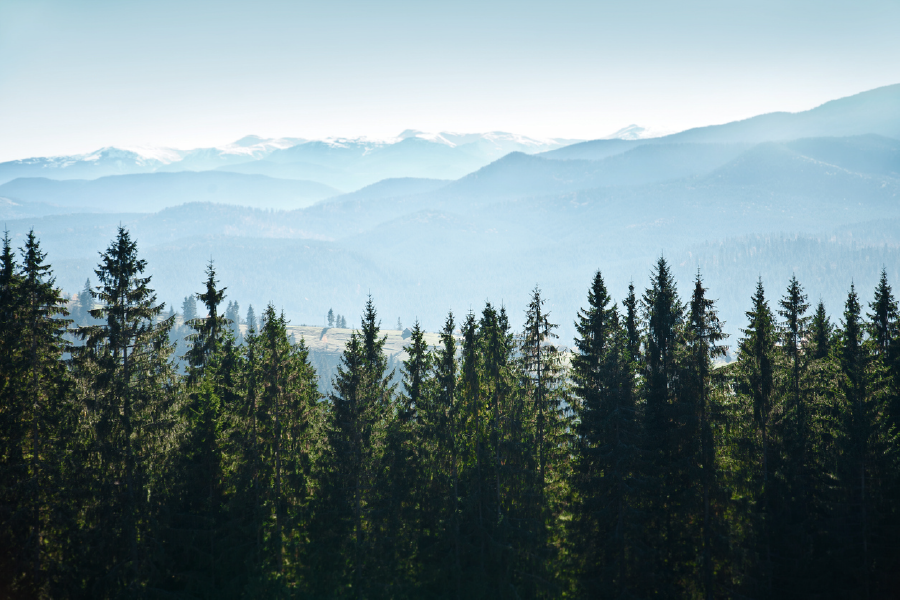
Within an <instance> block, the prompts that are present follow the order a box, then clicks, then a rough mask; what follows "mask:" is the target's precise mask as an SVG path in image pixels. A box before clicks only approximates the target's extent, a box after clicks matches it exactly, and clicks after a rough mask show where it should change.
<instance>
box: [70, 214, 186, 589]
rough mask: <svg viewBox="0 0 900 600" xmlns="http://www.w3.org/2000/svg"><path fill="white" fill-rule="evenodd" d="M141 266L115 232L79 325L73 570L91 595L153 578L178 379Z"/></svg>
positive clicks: (165, 327)
mask: <svg viewBox="0 0 900 600" xmlns="http://www.w3.org/2000/svg"><path fill="white" fill-rule="evenodd" d="M145 268H146V263H145V261H143V260H141V259H139V258H138V256H137V244H136V243H135V242H133V241H132V240H131V237H130V236H129V234H128V232H127V231H126V230H125V229H123V228H120V229H119V232H118V235H117V236H116V239H115V240H113V242H112V243H111V244H110V246H109V248H108V249H107V251H106V252H104V253H102V254H101V261H100V265H99V267H98V268H97V270H96V271H95V273H96V275H97V278H98V281H99V283H100V285H99V286H98V288H97V290H96V292H95V299H96V300H99V302H100V308H96V309H93V310H92V311H91V316H92V317H94V319H96V320H97V321H98V322H99V324H97V325H92V326H87V327H81V328H79V329H78V335H79V337H80V338H81V339H82V340H83V341H84V346H82V347H80V348H77V353H76V354H75V358H76V366H77V368H76V375H77V377H78V378H79V379H80V380H81V381H82V382H83V384H81V385H79V388H80V389H81V397H80V398H79V400H80V401H81V402H82V403H83V406H84V408H83V410H84V414H85V416H84V417H83V425H84V426H85V427H86V428H87V430H86V432H85V433H86V440H85V443H86V448H85V458H84V463H83V465H82V469H83V473H82V476H83V478H84V482H83V484H84V485H85V486H86V487H87V488H88V489H89V490H90V492H89V494H88V497H87V498H86V499H85V502H86V505H87V506H86V508H85V512H84V516H83V519H84V522H85V524H86V525H87V527H86V528H85V529H84V535H83V537H82V539H81V540H80V544H81V548H80V550H81V551H82V552H83V555H82V558H83V562H82V563H81V565H80V566H79V572H80V574H81V575H82V576H84V577H85V578H86V579H89V580H90V584H89V586H90V592H91V593H92V594H95V595H98V596H106V595H110V596H111V595H119V594H127V595H131V596H135V595H141V594H143V593H144V590H145V589H146V586H147V585H148V584H151V582H153V581H154V579H155V578H154V570H153V567H152V556H153V552H154V546H155V544H156V539H155V534H154V529H153V523H154V519H155V517H156V516H157V515H158V512H159V510H160V506H159V505H158V501H159V500H160V499H161V495H160V492H161V489H160V477H159V475H160V473H159V471H158V469H159V466H158V460H157V459H158V457H159V456H160V453H161V452H164V449H165V448H167V447H168V446H169V445H170V444H171V443H172V426H173V424H174V423H175V422H176V414H175V411H174V408H175V406H176V404H177V401H178V394H177V389H178V382H177V378H176V376H175V373H174V371H173V369H172V368H171V364H170V362H169V357H170V355H171V352H172V348H171V346H170V345H169V343H168V334H169V330H170V329H171V327H172V322H171V321H158V317H159V315H160V313H161V312H162V310H163V308H164V307H163V305H156V296H155V295H154V294H153V291H152V290H151V289H150V288H149V283H150V278H149V277H144V276H142V274H143V272H144V269H145Z"/></svg>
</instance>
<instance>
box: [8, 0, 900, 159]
mask: <svg viewBox="0 0 900 600" xmlns="http://www.w3.org/2000/svg"><path fill="white" fill-rule="evenodd" d="M898 24H900V2H897V1H896V0H891V1H889V2H887V1H883V2H882V1H879V2H875V1H865V0H863V1H857V2H830V1H827V0H815V1H806V0H803V1H794V2H791V1H785V0H781V1H769V0H764V1H760V0H754V1H752V2H749V1H747V2H745V1H741V2H733V1H727V0H717V1H690V2H662V1H648V0H643V1H641V0H638V1H635V0H632V1H629V2H602V1H594V2H580V1H578V2H576V1H563V0H557V1H554V2H529V1H522V0H519V1H515V2H506V1H503V2H486V1H484V0H481V1H477V2H472V1H468V0H453V1H449V0H448V1H444V2H429V1H423V0H420V1H417V2H398V1H383V2H356V1H346V0H330V1H328V2H316V3H312V2H275V1H260V0H256V1H254V2H226V1H222V0H217V1H215V2H190V1H186V0H178V1H168V0H156V1H127V0H116V1H89V0H79V1H77V2H73V1H41V0H25V1H22V0H0V160H10V159H13V158H22V157H26V156H35V155H51V154H62V153H73V152H84V151H90V150H94V149H96V148H99V147H101V146H106V145H135V144H147V145H162V146H174V147H182V148H187V147H195V146H201V145H213V144H220V143H225V142H228V141H232V140H234V139H237V138H239V137H241V136H243V135H246V134H251V133H254V134H259V135H264V136H299V137H324V136H358V135H368V136H371V137H388V136H392V135H396V134H397V133H399V132H400V131H401V130H403V129H405V128H416V129H422V130H425V131H440V130H449V131H466V132H474V131H485V130H505V131H513V132H517V133H523V134H526V135H532V136H547V137H550V136H553V137H577V138H584V139H588V138H596V137H600V136H603V135H606V134H608V133H611V132H612V131H614V130H616V129H618V128H620V127H623V126H625V125H628V124H630V123H637V124H640V125H643V126H645V127H649V128H651V129H657V130H670V131H674V130H680V129H685V128H688V127H691V126H696V125H706V124H711V123H720V122H726V121H730V120H734V119H739V118H745V117H749V116H752V115H755V114H759V113H763V112H770V111H774V110H790V111H797V110H805V109H808V108H811V107H813V106H816V105H818V104H821V103H822V102H824V101H827V100H829V99H833V98H837V97H842V96H847V95H851V94H854V93H857V92H860V91H863V90H867V89H871V88H875V87H879V86H882V85H888V84H892V83H898V82H900V36H898V34H897V29H898Z"/></svg>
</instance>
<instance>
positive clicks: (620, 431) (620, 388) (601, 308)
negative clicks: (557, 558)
mask: <svg viewBox="0 0 900 600" xmlns="http://www.w3.org/2000/svg"><path fill="white" fill-rule="evenodd" d="M575 328H576V331H577V332H578V337H577V338H576V340H575V347H576V353H575V355H574V357H573V359H572V378H573V380H574V382H575V395H576V398H577V404H576V406H577V407H578V408H577V425H576V428H575V433H576V440H575V444H574V459H573V460H574V466H573V473H572V485H571V487H572V493H573V500H572V512H573V519H572V523H571V527H570V533H571V543H572V544H573V554H574V556H575V560H576V565H575V568H576V572H577V574H578V575H577V577H578V590H579V595H583V596H585V597H597V596H604V597H605V596H608V597H615V598H623V597H628V596H629V595H630V594H631V593H633V590H634V588H635V581H634V577H635V568H634V561H635V560H636V552H635V545H636V544H637V543H638V539H637V536H636V535H635V534H636V532H635V527H634V525H635V521H636V519H635V515H636V513H637V511H638V505H637V503H638V499H639V497H638V495H637V493H636V489H635V488H636V481H637V477H636V475H637V467H638V459H639V452H640V450H641V440H640V431H639V424H638V420H637V413H636V411H635V408H636V407H635V389H634V371H633V368H632V365H631V360H632V358H631V350H630V348H629V340H628V331H627V329H626V328H623V327H622V324H621V323H620V321H619V316H618V314H617V312H616V309H615V305H614V304H613V303H612V301H611V300H610V297H609V294H608V293H607V291H606V285H605V284H604V282H603V277H602V275H601V274H600V272H599V271H598V272H597V273H596V275H595V276H594V280H593V282H592V284H591V288H590V290H589V291H588V305H587V307H586V308H583V309H581V310H580V311H579V313H578V319H577V320H576V322H575Z"/></svg>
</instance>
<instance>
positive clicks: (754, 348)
mask: <svg viewBox="0 0 900 600" xmlns="http://www.w3.org/2000/svg"><path fill="white" fill-rule="evenodd" d="M751 301H752V303H753V307H752V309H751V310H750V311H748V312H747V320H748V321H749V324H748V325H747V328H746V329H743V330H742V332H743V334H744V337H743V338H742V339H741V340H740V342H739V351H740V355H739V358H738V368H739V370H740V373H741V383H742V389H743V390H744V391H745V393H746V395H747V397H748V398H749V401H750V409H751V410H752V415H753V425H754V428H755V431H756V434H757V435H758V436H759V443H758V444H759V445H758V450H757V452H758V454H757V456H758V459H757V460H758V461H759V462H758V475H756V479H757V481H756V483H755V486H754V487H755V489H756V490H757V492H756V493H757V495H758V509H757V511H758V512H757V514H756V515H755V516H756V518H757V520H758V525H757V527H758V531H759V544H760V550H759V553H760V557H761V561H760V563H761V564H760V567H761V575H760V578H759V583H758V585H759V586H760V590H762V592H761V593H764V594H770V593H771V592H772V569H773V559H772V543H771V535H772V525H771V522H770V521H771V514H770V513H771V504H772V496H773V495H774V492H773V485H774V480H775V478H774V473H775V471H776V469H775V466H776V464H777V461H773V459H774V458H775V457H776V456H777V455H778V448H777V446H775V447H773V443H772V442H773V437H774V436H773V428H772V417H773V413H774V411H775V408H776V402H777V397H776V393H775V392H776V390H775V342H776V331H775V323H774V318H773V315H772V311H771V309H770V308H769V303H768V301H767V300H766V296H765V290H764V289H763V284H762V280H759V281H758V282H757V284H756V292H755V293H754V294H753V298H752V300H751ZM754 458H756V457H754Z"/></svg>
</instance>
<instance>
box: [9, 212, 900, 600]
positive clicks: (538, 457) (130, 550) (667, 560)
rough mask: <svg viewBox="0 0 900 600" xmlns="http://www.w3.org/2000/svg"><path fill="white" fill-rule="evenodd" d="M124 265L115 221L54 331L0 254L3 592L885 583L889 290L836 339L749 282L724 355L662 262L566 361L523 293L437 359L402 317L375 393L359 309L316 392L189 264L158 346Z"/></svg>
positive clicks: (899, 548) (892, 368) (140, 290)
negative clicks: (327, 381) (329, 377)
mask: <svg viewBox="0 0 900 600" xmlns="http://www.w3.org/2000/svg"><path fill="white" fill-rule="evenodd" d="M145 271H146V263H145V262H144V261H143V260H142V259H141V258H140V257H139V254H138V248H137V244H136V243H135V242H134V240H132V239H131V237H130V235H129V233H128V231H126V230H125V229H122V228H120V229H119V231H118V234H117V236H116V238H115V239H114V240H113V241H112V242H111V244H110V245H109V247H108V248H107V250H106V251H105V252H103V253H101V255H100V262H99V265H98V267H97V269H96V270H95V277H96V281H97V282H98V284H97V285H96V286H94V287H91V285H90V283H88V284H87V285H86V287H85V290H83V291H82V292H81V293H80V294H78V297H77V299H76V300H75V301H74V302H72V303H71V311H72V313H73V317H75V319H74V320H75V321H76V322H77V323H78V324H79V325H78V326H74V325H73V323H72V320H69V319H67V318H66V317H67V316H68V312H67V310H68V309H67V307H68V306H70V305H69V304H68V303H67V302H66V299H65V298H64V297H63V296H62V294H61V292H60V290H59V289H57V288H56V287H55V283H54V279H53V275H52V271H51V269H50V266H49V265H48V264H47V262H46V256H45V255H44V253H43V252H42V251H41V249H40V245H39V243H38V241H37V239H36V237H35V236H34V234H33V233H32V234H30V235H29V236H28V237H27V238H26V241H25V245H24V246H23V247H22V248H21V249H18V252H17V251H16V250H15V249H13V248H11V246H10V242H9V239H8V237H6V238H4V243H3V251H2V256H0V398H2V404H0V597H4V598H7V597H8V598H39V597H49V598H142V597H147V598H210V599H212V598H281V597H284V598H288V597H304V598H306V597H308V598H356V599H363V598H367V599H368V598H371V599H375V598H421V597H435V598H456V599H461V598H511V599H512V598H564V597H571V598H708V599H711V598H724V597H748V598H782V597H783V598H886V597H891V596H892V595H893V594H894V593H895V592H896V590H897V589H900V579H898V575H897V573H898V572H900V544H898V543H897V540H898V539H900V515H898V510H900V508H898V507H900V463H898V455H897V450H898V440H897V437H896V432H897V427H898V426H900V326H898V325H900V322H898V310H897V302H896V300H895V299H894V297H893V294H892V290H891V287H890V286H889V285H888V281H887V277H886V275H882V278H881V281H880V282H879V284H878V286H877V288H876V290H875V294H874V298H873V299H872V301H871V302H864V301H862V300H860V298H859V297H858V295H857V292H856V290H855V289H854V288H853V287H852V286H851V287H850V291H849V293H848V296H847V300H846V303H845V305H844V307H843V312H842V315H841V317H840V319H839V320H838V321H837V322H832V321H831V319H830V317H829V316H828V313H827V312H826V310H825V307H824V306H823V305H822V303H821V302H819V303H818V305H817V306H816V307H815V309H813V310H811V305H810V303H809V301H808V299H807V295H806V293H805V292H804V290H803V287H802V286H801V284H800V282H798V281H797V280H796V278H792V279H791V280H790V281H789V282H788V285H787V288H786V290H785V292H784V294H783V295H782V296H781V297H780V298H778V299H774V300H773V299H770V298H769V296H767V294H766V290H765V288H764V286H763V282H762V281H759V283H758V285H757V287H756V291H755V293H754V294H753V296H752V297H751V298H750V299H749V301H748V306H749V310H748V311H747V326H746V328H745V329H743V330H742V331H741V335H740V337H739V339H738V340H736V344H735V347H736V353H735V356H736V360H734V361H733V362H726V355H727V348H726V346H725V343H726V342H727V340H726V336H725V335H724V333H723V323H722V322H721V321H720V320H719V318H718V315H717V309H716V304H715V302H714V301H713V299H712V298H710V296H709V292H708V290H707V289H706V287H705V286H704V283H703V279H702V277H701V275H700V274H699V273H698V274H697V276H696V279H695V280H694V282H693V288H692V291H691V294H690V297H688V298H685V299H684V300H683V299H682V298H681V297H680V296H679V294H678V293H677V291H676V282H675V281H674V279H673V277H672V274H671V271H670V269H669V265H668V264H667V263H666V261H665V260H663V259H660V260H659V261H658V262H657V264H656V265H655V266H654V268H653V270H652V273H651V277H650V280H649V282H648V285H647V287H646V290H645V291H644V292H643V293H642V294H639V293H638V292H636V290H635V287H634V285H631V286H629V289H628V293H627V294H626V296H625V299H624V300H622V301H621V303H617V302H616V301H614V300H613V298H612V296H611V295H610V293H609V291H608V290H607V288H606V284H605V282H604V279H603V276H602V274H601V273H600V272H597V273H596V275H595V276H594V278H593V280H592V281H591V282H590V286H589V288H588V293H587V298H586V301H585V305H584V308H582V309H581V310H580V311H579V312H578V314H577V315H576V316H575V328H576V331H577V336H576V339H575V343H574V347H573V348H571V349H566V348H562V347H560V346H558V344H557V335H556V325H555V324H554V322H553V319H552V318H551V314H550V313H549V312H548V309H547V302H546V299H545V297H544V294H543V292H542V291H541V290H540V289H539V288H537V287H536V288H534V290H533V292H532V294H531V299H530V302H529V304H528V306H527V307H526V308H525V310H524V315H523V316H524V319H523V321H524V326H523V327H522V329H521V330H513V328H512V327H511V326H510V318H509V315H508V313H507V310H506V308H505V307H503V306H500V307H497V306H495V305H493V304H491V303H487V304H486V305H485V306H484V308H483V309H482V310H481V311H480V312H479V313H475V312H472V311H470V312H469V313H467V314H465V315H463V316H462V319H461V322H458V321H457V318H456V316H454V315H453V314H452V313H451V314H449V315H448V316H447V319H446V322H445V324H444V327H443V329H442V331H441V332H440V342H439V343H438V344H437V345H436V346H429V344H428V343H427V342H426V339H425V332H424V331H423V330H422V328H421V327H420V326H419V324H418V323H415V324H414V325H413V326H412V327H411V329H410V335H409V338H408V340H407V342H408V345H407V346H406V349H405V350H406V352H405V360H403V361H402V366H399V372H395V371H394V369H392V368H391V364H394V363H392V362H391V361H390V360H389V359H388V357H387V356H386V354H385V342H386V339H387V338H386V335H384V334H383V333H382V330H381V322H380V320H379V317H378V313H377V311H376V308H375V304H374V301H373V300H372V298H371V297H370V298H369V300H368V302H367V303H366V306H365V308H364V310H363V313H362V317H361V322H360V326H359V328H358V329H355V330H354V331H353V332H352V333H351V335H350V339H349V342H348V343H347V345H346V347H345V349H344V352H343V355H342V357H341V361H340V365H339V367H338V368H337V371H336V375H335V377H334V379H333V381H332V386H331V390H330V392H329V393H327V394H325V395H323V394H321V393H320V392H319V391H318V389H317V377H316V372H315V369H314V368H313V366H312V364H311V362H310V356H309V351H308V349H307V348H306V346H305V345H304V343H303V341H302V340H300V341H299V342H295V341H293V340H292V337H291V336H290V335H289V333H288V323H287V321H286V319H285V317H284V315H282V314H278V313H277V312H276V310H275V309H274V308H273V306H272V305H269V306H268V307H266V309H265V310H264V311H263V312H262V314H261V315H260V316H259V317H257V315H256V313H255V312H254V311H253V309H252V307H250V308H249V309H248V311H247V319H246V325H247V326H246V328H245V329H244V330H242V329H240V328H239V327H238V325H240V323H239V319H240V317H239V314H240V313H239V306H238V305H237V303H234V302H227V300H226V289H225V288H224V287H223V286H222V285H221V283H220V282H219V280H218V278H217V275H216V270H215V265H214V264H213V263H212V262H210V264H209V266H208V267H207V270H206V277H205V281H203V282H202V283H201V285H200V286H198V287H200V290H201V291H200V292H199V293H198V294H196V295H195V296H191V297H189V298H187V299H185V302H184V303H183V306H182V315H183V317H184V318H183V322H181V323H177V322H176V317H175V315H174V313H173V312H172V311H171V310H169V311H168V312H166V310H167V309H166V307H165V306H164V305H162V304H159V303H158V302H157V301H156V296H155V294H154V292H153V290H152V287H151V280H150V277H149V276H147V275H146V274H145ZM330 317H334V315H333V314H332V315H330ZM341 319H342V318H341V317H334V318H329V325H331V324H333V323H337V322H338V321H340V320H341ZM173 339H177V340H178V341H179V342H180V346H176V344H175V343H174V342H173V341H171V340H173ZM178 347H181V348H183V351H182V352H180V353H179V352H178V350H177V348H178ZM397 364H400V363H397Z"/></svg>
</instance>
